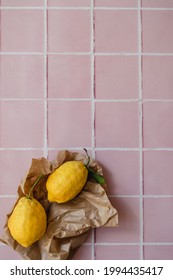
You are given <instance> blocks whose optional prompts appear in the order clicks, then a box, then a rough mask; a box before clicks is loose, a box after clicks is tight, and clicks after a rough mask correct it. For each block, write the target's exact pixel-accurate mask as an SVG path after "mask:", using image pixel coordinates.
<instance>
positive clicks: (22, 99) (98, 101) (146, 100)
mask: <svg viewBox="0 0 173 280" xmlns="http://www.w3.org/2000/svg"><path fill="white" fill-rule="evenodd" d="M43 99H44V97H43V98H17V97H16V98H4V97H2V98H0V100H1V101H43ZM47 101H73V102H74V101H75V102H76V101H82V102H84V101H93V102H94V103H102V102H103V103H109V102H110V103H112V102H115V103H123V102H129V103H130V102H139V101H142V102H143V103H146V102H173V99H141V98H138V99H133V98H131V99H93V97H91V98H51V97H50V98H47Z"/></svg>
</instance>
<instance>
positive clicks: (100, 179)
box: [89, 168, 106, 185]
mask: <svg viewBox="0 0 173 280" xmlns="http://www.w3.org/2000/svg"><path fill="white" fill-rule="evenodd" d="M89 175H90V176H91V178H92V179H94V180H96V182H97V183H99V184H100V185H105V184H106V180H105V178H104V177H103V176H102V175H100V174H97V173H95V172H94V171H93V170H92V169H90V168H89Z"/></svg>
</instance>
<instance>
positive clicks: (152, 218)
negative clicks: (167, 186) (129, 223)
mask: <svg viewBox="0 0 173 280" xmlns="http://www.w3.org/2000/svg"><path fill="white" fill-rule="evenodd" d="M163 187H164V186H163ZM172 212H173V198H171V197H170V198H145V199H144V241H145V242H173V224H172Z"/></svg>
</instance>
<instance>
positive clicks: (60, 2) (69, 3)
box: [48, 0, 91, 7]
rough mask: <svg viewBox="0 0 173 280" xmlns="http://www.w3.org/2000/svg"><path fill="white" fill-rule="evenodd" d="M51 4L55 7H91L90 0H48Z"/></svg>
mask: <svg viewBox="0 0 173 280" xmlns="http://www.w3.org/2000/svg"><path fill="white" fill-rule="evenodd" d="M48 5H49V6H54V7H89V6H90V5H91V1H90V0H82V1H81V0H48Z"/></svg>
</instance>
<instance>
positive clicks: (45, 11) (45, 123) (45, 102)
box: [44, 0, 48, 158]
mask: <svg viewBox="0 0 173 280" xmlns="http://www.w3.org/2000/svg"><path fill="white" fill-rule="evenodd" d="M47 36H48V30H47V0H44V157H45V158H47V157H48V149H47V146H48V135H47V130H48V102H47V84H48V81H47V42H48V39H47Z"/></svg>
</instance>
